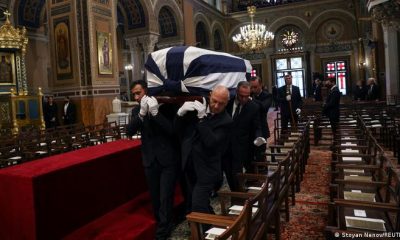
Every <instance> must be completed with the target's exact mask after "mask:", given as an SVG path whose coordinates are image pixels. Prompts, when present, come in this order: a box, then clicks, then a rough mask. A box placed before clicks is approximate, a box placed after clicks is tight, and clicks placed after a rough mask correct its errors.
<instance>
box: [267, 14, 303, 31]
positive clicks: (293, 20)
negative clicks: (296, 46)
mask: <svg viewBox="0 0 400 240" xmlns="http://www.w3.org/2000/svg"><path fill="white" fill-rule="evenodd" d="M284 25H294V26H296V27H298V28H299V29H301V30H302V31H303V32H304V33H306V32H307V31H308V29H309V28H310V25H309V24H308V23H307V22H306V21H305V20H304V19H302V18H301V17H296V16H285V17H281V18H277V19H276V20H275V21H273V22H272V23H271V24H270V25H269V27H268V29H269V31H271V32H276V31H277V30H278V29H280V28H282V26H284Z"/></svg>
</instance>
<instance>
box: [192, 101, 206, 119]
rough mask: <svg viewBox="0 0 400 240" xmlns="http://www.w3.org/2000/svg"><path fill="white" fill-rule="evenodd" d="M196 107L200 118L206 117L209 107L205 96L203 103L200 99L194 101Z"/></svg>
mask: <svg viewBox="0 0 400 240" xmlns="http://www.w3.org/2000/svg"><path fill="white" fill-rule="evenodd" d="M194 109H196V110H197V117H198V118H199V119H202V118H204V117H205V116H207V113H206V109H207V102H206V99H205V98H204V97H203V103H201V102H199V101H197V100H196V101H194Z"/></svg>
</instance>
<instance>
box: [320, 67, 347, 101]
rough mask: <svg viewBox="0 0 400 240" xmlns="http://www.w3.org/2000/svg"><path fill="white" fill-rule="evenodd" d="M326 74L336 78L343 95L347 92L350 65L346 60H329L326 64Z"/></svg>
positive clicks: (328, 76)
mask: <svg viewBox="0 0 400 240" xmlns="http://www.w3.org/2000/svg"><path fill="white" fill-rule="evenodd" d="M325 76H326V77H327V78H335V79H336V85H337V86H338V88H339V91H340V92H341V93H342V94H343V95H346V94H347V89H346V82H347V78H348V77H347V76H348V67H347V63H346V61H333V62H327V63H326V64H325Z"/></svg>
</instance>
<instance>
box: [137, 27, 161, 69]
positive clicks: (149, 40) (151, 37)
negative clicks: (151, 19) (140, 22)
mask: <svg viewBox="0 0 400 240" xmlns="http://www.w3.org/2000/svg"><path fill="white" fill-rule="evenodd" d="M158 38H159V35H158V34H153V33H149V34H147V35H145V36H141V37H140V39H139V42H140V43H141V44H142V46H143V53H144V59H143V60H144V61H143V62H144V63H145V62H146V61H147V57H148V56H149V54H150V53H152V52H153V51H154V47H155V46H156V43H157V42H158Z"/></svg>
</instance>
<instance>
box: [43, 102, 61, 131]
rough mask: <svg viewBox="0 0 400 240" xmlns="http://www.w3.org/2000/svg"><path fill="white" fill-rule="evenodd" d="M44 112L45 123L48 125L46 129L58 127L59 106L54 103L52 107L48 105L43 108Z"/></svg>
mask: <svg viewBox="0 0 400 240" xmlns="http://www.w3.org/2000/svg"><path fill="white" fill-rule="evenodd" d="M43 112H44V121H45V123H46V128H54V127H57V126H58V118H57V113H58V110H57V104H55V103H54V102H53V104H52V105H50V104H49V103H46V104H45V105H44V108H43Z"/></svg>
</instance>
